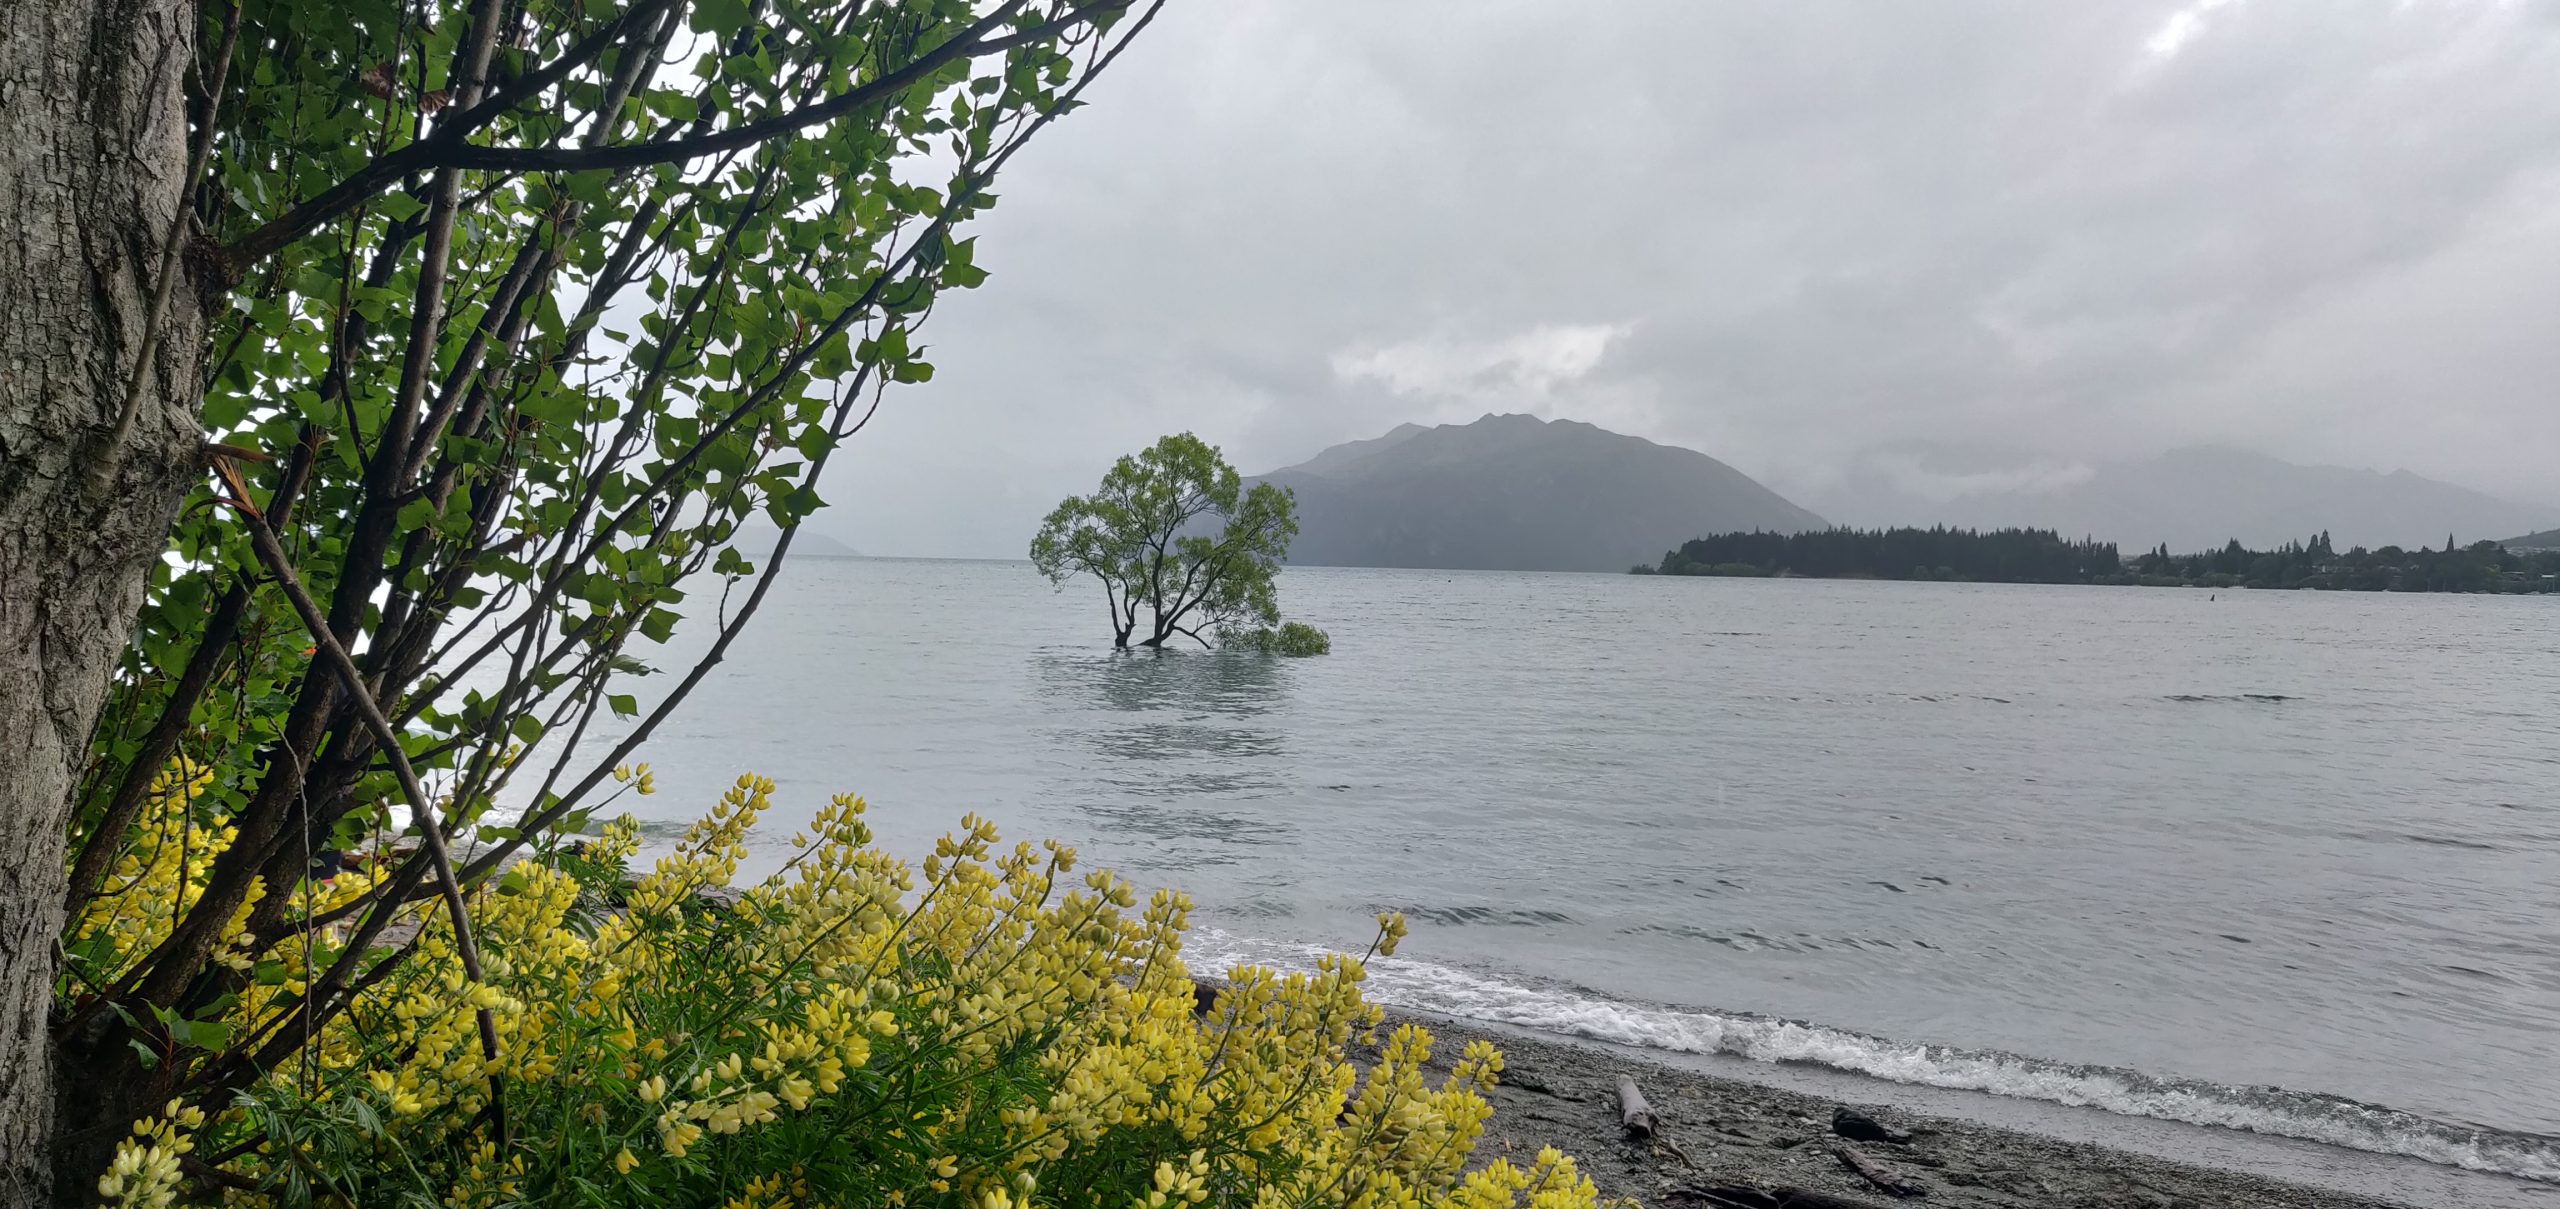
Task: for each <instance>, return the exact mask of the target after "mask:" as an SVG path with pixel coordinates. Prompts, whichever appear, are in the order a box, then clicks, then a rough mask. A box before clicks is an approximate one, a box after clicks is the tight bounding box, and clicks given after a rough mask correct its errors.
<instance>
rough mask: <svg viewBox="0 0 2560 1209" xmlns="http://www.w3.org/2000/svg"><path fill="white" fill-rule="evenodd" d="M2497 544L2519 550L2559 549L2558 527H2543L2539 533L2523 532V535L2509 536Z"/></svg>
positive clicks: (2559, 536) (2559, 534) (2559, 531)
mask: <svg viewBox="0 0 2560 1209" xmlns="http://www.w3.org/2000/svg"><path fill="white" fill-rule="evenodd" d="M2498 544H2499V545H2501V546H2505V547H2506V548H2508V549H2510V550H2515V551H2519V552H2522V551H2527V550H2560V529H2545V530H2543V531H2542V532H2540V533H2528V534H2525V535H2524V536H2523V537H2510V538H2508V539H2507V540H2505V541H2502V542H2499V543H2498Z"/></svg>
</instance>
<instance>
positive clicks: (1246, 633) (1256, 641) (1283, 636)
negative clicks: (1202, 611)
mask: <svg viewBox="0 0 2560 1209" xmlns="http://www.w3.org/2000/svg"><path fill="white" fill-rule="evenodd" d="M1218 645H1219V646H1221V647H1234V648H1236V649H1238V650H1247V651H1255V652H1259V653H1261V654H1264V655H1324V654H1330V653H1331V652H1332V651H1333V639H1332V638H1331V637H1329V636H1328V635H1326V634H1325V632H1324V631H1322V630H1319V629H1317V628H1315V627H1314V626H1311V625H1308V624H1307V623H1305V622H1303V621H1284V622H1282V623H1280V625H1279V626H1278V627H1276V628H1275V627H1272V626H1254V627H1251V628H1245V627H1236V626H1230V627H1228V628H1226V629H1223V630H1220V631H1218Z"/></svg>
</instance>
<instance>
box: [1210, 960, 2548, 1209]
mask: <svg viewBox="0 0 2560 1209" xmlns="http://www.w3.org/2000/svg"><path fill="white" fill-rule="evenodd" d="M1188 948H1189V952H1188V953H1187V954H1186V958H1187V959H1188V960H1189V961H1190V963H1191V965H1192V968H1194V969H1196V970H1200V971H1202V972H1204V973H1205V972H1213V971H1220V970H1224V969H1227V968H1229V967H1231V966H1233V965H1237V964H1249V965H1267V966H1276V967H1282V968H1300V967H1306V966H1311V965H1312V964H1313V963H1314V961H1315V959H1316V957H1318V956H1320V955H1321V954H1322V953H1324V952H1325V950H1323V949H1321V948H1318V947H1315V946H1309V945H1297V944H1287V943H1280V942H1272V941H1261V940H1253V939H1250V938H1245V937H1238V936H1234V935H1231V934H1228V933H1225V932H1222V931H1220V930H1218V929H1215V928H1200V929H1197V930H1195V931H1194V933H1193V935H1192V937H1191V943H1190V945H1189V946H1188ZM1368 992H1369V995H1370V997H1371V998H1372V999H1374V1000H1376V1001H1377V1002H1380V1003H1384V1004H1388V1005H1391V1006H1396V1007H1405V1008H1413V1009H1418V1010H1422V1011H1429V1012H1437V1013H1440V1014H1442V1015H1446V1016H1455V1017H1459V1018H1462V1019H1470V1020H1485V1021H1492V1022H1496V1023H1501V1024H1509V1025H1517V1026H1520V1027H1523V1028H1532V1029H1538V1030H1540V1031H1544V1032H1550V1033H1557V1034H1561V1035H1564V1036H1568V1037H1581V1038H1587V1039H1590V1040H1594V1041H1609V1042H1616V1043H1618V1044H1622V1045H1633V1046H1641V1047H1644V1048H1648V1049H1660V1050H1671V1051H1675V1052H1680V1053H1691V1054H1724V1055H1731V1056H1734V1057H1740V1058H1748V1059H1751V1060H1753V1061H1758V1062H1773V1063H1774V1062H1805V1063H1812V1064H1816V1065H1820V1066H1825V1067H1830V1068H1832V1069H1834V1070H1843V1071H1849V1072H1853V1073H1855V1074H1860V1075H1866V1076H1868V1077H1871V1078H1876V1079H1883V1080H1887V1081H1889V1082H1894V1083H1905V1084H1914V1085H1919V1086H1924V1087H1942V1088H1950V1089H1954V1090H1959V1091H1977V1092H1988V1093H1990V1094H1993V1095H2000V1096H2014V1097H2018V1098H2022V1099H2031V1100H2042V1101H2047V1102H2050V1103H2055V1104H2064V1105H2070V1106H2073V1107H2085V1108H2096V1109H2100V1110H2103V1111H2106V1112H2112V1113H2117V1114H2121V1115H2124V1116H2137V1117H2155V1118H2158V1119H2161V1120H2166V1121H2181V1122H2185V1123H2188V1124H2193V1125H2206V1126H2214V1127H2219V1128H2225V1129H2239V1130H2247V1131H2250V1132H2253V1133H2262V1134H2273V1135H2277V1136H2281V1137H2288V1138H2299V1139H2302V1140H2305V1141H2312V1142H2323V1143H2327V1144H2329V1145H2333V1146H2344V1147H2348V1148H2351V1149H2355V1150H2363V1151H2370V1152H2373V1153H2377V1154H2393V1155H2405V1156H2407V1157H2410V1158H2416V1159H2422V1160H2425V1161H2427V1162H2430V1163H2438V1164H2443V1165H2445V1166H2450V1167H2460V1168H2464V1169H2467V1170H2471V1171H2482V1172H2491V1173H2495V1174H2500V1175H2508V1176H2517V1177H2521V1178H2524V1179H2530V1180H2540V1181H2546V1182H2552V1183H2560V1140H2555V1139H2552V1138H2547V1137H2542V1136H2539V1135H2534V1134H2526V1133H2508V1132H2503V1131H2499V1130H2493V1129H2485V1128H2478V1127H2473V1126H2466V1125H2458V1124H2453V1123H2450V1122H2445V1121H2438V1120H2434V1119H2431V1118H2427V1117H2422V1116H2418V1115H2416V1114H2414V1113H2408V1112H2402V1111H2400V1110H2398V1109H2393V1108H2385V1107H2382V1106H2379V1105H2374V1104H2365V1103H2360V1102H2358V1101H2354V1100H2348V1099H2343V1098H2341V1097H2337V1096H2330V1095H2323V1094H2319V1093H2315V1092H2300V1091H2291V1090H2287V1089H2284V1088H2277V1087H2233V1086H2228V1085H2224V1084H2219V1083H2211V1082H2206V1081H2203V1080H2196V1079H2181V1078H2174V1077H2168V1076H2158V1075H2147V1074H2143V1073H2141V1072H2139V1071H2130V1070H2122V1069H2117V1068H2113V1067H2103V1066H2076V1065H2072V1064H2068V1063H2061V1062H2051V1061H2046V1060H2043V1059H2039V1058H2029V1057H2022V1056H2019V1055H2016V1054H2007V1053H2001V1052H1998V1051H1996V1050H1966V1049H1958V1048H1955V1047H1951V1046H1942V1045H1913V1044H1908V1043H1905V1042H1898V1041H1891V1040H1887V1039H1885V1038H1881V1037H1871V1036H1867V1035H1865V1034H1862V1033H1856V1032H1851V1031H1848V1030H1846V1029H1836V1028H1829V1027H1825V1026H1823V1025H1818V1024H1806V1023H1802V1022H1798V1021H1793V1020H1778V1019H1771V1018H1766V1017H1757V1016H1749V1015H1743V1014H1739V1013H1725V1012H1717V1011H1712V1010H1702V1009H1693V1008H1669V1007H1654V1006H1647V1005H1642V1004H1632V1003H1624V1002H1620V1001H1616V1000H1611V999H1607V998H1603V997H1599V996H1595V995H1589V994H1584V993H1580V992H1574V991H1567V990H1558V989H1546V988H1539V987H1531V986H1523V985H1519V984H1515V983H1511V982H1506V981H1503V980H1500V979H1497V978H1492V977H1487V976H1485V975H1482V974H1478V973H1474V972H1471V971H1467V970H1460V969H1455V968H1452V967H1449V966H1442V965H1434V964H1432V963H1429V962H1423V961H1414V960H1410V959H1406V958H1378V959H1374V960H1372V961H1371V962H1370V963H1369V983H1368Z"/></svg>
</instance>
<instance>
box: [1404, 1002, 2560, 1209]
mask: <svg viewBox="0 0 2560 1209" xmlns="http://www.w3.org/2000/svg"><path fill="white" fill-rule="evenodd" d="M1401 1023H1413V1024H1419V1025H1421V1026H1423V1027H1425V1028H1427V1029H1429V1030H1430V1031H1431V1033H1432V1036H1433V1038H1434V1045H1433V1061H1432V1063H1431V1065H1432V1068H1433V1069H1434V1070H1435V1072H1437V1073H1441V1074H1445V1073H1446V1071H1447V1069H1448V1063H1449V1061H1450V1060H1452V1059H1454V1058H1455V1057H1457V1056H1458V1054H1459V1053H1460V1052H1461V1051H1462V1050H1463V1049H1464V1047H1465V1045H1466V1043H1467V1042H1469V1041H1471V1040H1477V1039H1483V1040H1489V1041H1492V1042H1493V1043H1494V1044H1495V1045H1496V1046H1498V1047H1500V1048H1501V1050H1502V1051H1503V1054H1504V1056H1505V1059H1506V1067H1505V1070H1504V1072H1503V1075H1502V1079H1501V1083H1500V1085H1499V1086H1497V1087H1496V1088H1495V1089H1494V1090H1493V1092H1492V1094H1491V1095H1490V1096H1488V1099H1489V1100H1490V1101H1491V1102H1492V1104H1493V1106H1494V1115H1493V1119H1492V1120H1491V1121H1490V1122H1488V1123H1487V1125H1486V1128H1485V1136H1484V1138H1483V1139H1482V1141H1481V1142H1480V1143H1479V1144H1478V1147H1477V1153H1476V1161H1477V1162H1478V1163H1479V1164H1482V1163H1489V1162H1491V1161H1492V1160H1494V1159H1496V1158H1508V1159H1510V1160H1512V1161H1513V1162H1514V1163H1515V1164H1525V1163H1526V1162H1527V1161H1529V1160H1530V1159H1533V1158H1534V1157H1535V1156H1536V1155H1537V1152H1538V1150H1539V1148H1540V1147H1542V1146H1549V1145H1552V1146H1555V1147H1557V1148H1559V1149H1561V1150H1563V1151H1565V1152H1566V1153H1568V1154H1570V1155H1572V1156H1573V1157H1574V1159H1575V1161H1576V1162H1577V1164H1578V1165H1579V1166H1580V1168H1581V1170H1582V1173H1583V1174H1584V1175H1585V1176H1587V1177H1589V1178H1590V1179H1591V1180H1592V1181H1593V1182H1594V1183H1595V1184H1597V1185H1598V1186H1599V1189H1600V1192H1601V1194H1602V1196H1603V1197H1605V1198H1633V1199H1635V1200H1638V1201H1641V1202H1642V1203H1643V1204H1645V1205H1647V1206H1670V1207H1674V1209H1692V1207H1694V1209H1726V1207H1727V1206H1755V1207H1757V1209H1771V1207H1775V1209H1794V1207H1797V1206H1802V1207H1804V1209H1849V1207H1851V1206H1855V1207H1858V1209H1880V1207H1882V1206H1888V1205H1897V1204H1914V1203H1917V1204H1925V1205H1933V1206H1947V1207H1951V1209H2028V1207H2035V1209H2044V1207H2048V1206H2104V1207H2118V1206H2120V1207H2123V1209H2412V1207H2413V1206H2417V1205H2421V1204H2431V1203H2440V1204H2466V1205H2467V1204H2485V1203H2495V1202H2490V1201H2482V1200H2477V1199H2473V1198H2471V1197H2469V1196H2467V1195H2464V1194H2462V1193H2460V1192H2459V1191H2451V1192H2449V1195H2452V1196H2456V1197H2460V1199H2457V1200H2444V1201H2438V1200H2436V1199H2435V1198H2434V1197H2433V1196H2425V1198H2424V1199H2423V1200H2403V1199H2384V1198H2381V1197H2377V1196H2373V1195H2367V1194H2363V1193H2359V1192H2351V1191H2346V1190H2343V1189H2341V1188H2338V1187H2330V1186H2323V1185H2318V1184H2311V1183H2302V1182H2296V1181H2293V1180H2288V1179H2283V1178H2278V1177H2275V1176H2270V1175H2265V1174H2259V1173H2256V1172H2251V1171H2245V1170H2236V1169H2232V1168H2226V1167H2219V1166H2211V1165H2206V1164H2201V1163H2196V1162H2191V1161H2185V1160H2181V1159H2174V1158H2168V1157H2162V1156H2160V1155H2156V1154H2147V1153H2141V1152H2139V1151H2137V1150H2131V1149H2124V1148H2121V1147H2119V1146H2116V1145H2111V1144H2103V1143H2097V1142H2088V1141H2074V1140H2069V1139H2067V1138H2064V1137H2058V1136H2053V1135H2052V1134H2048V1133H2043V1132H2035V1131H2030V1130H2021V1129H2016V1128H2010V1127H2006V1126H2001V1125H1992V1124H1986V1123H1983V1122H1980V1121H1976V1120H1968V1119H1965V1118H1963V1117H1957V1116H1946V1115H1936V1114H1931V1113H1927V1112H1921V1111H1912V1110H1910V1109H1909V1108H1907V1107H1905V1106H1896V1105H1893V1104H1888V1103H1878V1102H1874V1101H1872V1100H1861V1099H1859V1098H1856V1097H1854V1096H1842V1095H1833V1094H1818V1093H1816V1092H1812V1091H1803V1090H1796V1089H1792V1088H1788V1087H1783V1086H1777V1085H1775V1084H1774V1083H1762V1082H1755V1081H1751V1080H1748V1079H1736V1078H1730V1077H1726V1076H1723V1075H1719V1074H1711V1073H1708V1072H1705V1071H1701V1070H1696V1069H1690V1068H1689V1067H1687V1066H1686V1065H1683V1064H1679V1063H1677V1062H1675V1061H1673V1060H1671V1058H1672V1056H1670V1055H1663V1056H1656V1055H1654V1054H1652V1053H1650V1052H1646V1051H1636V1050H1631V1049H1628V1048H1625V1047H1618V1046H1611V1045H1606V1044H1604V1043H1596V1042H1589V1041H1580V1040H1576V1039H1572V1038H1565V1037H1554V1036H1550V1035H1547V1034H1543V1033H1531V1032H1529V1031H1528V1030H1522V1029H1516V1028H1511V1027H1507V1026H1500V1025H1489V1024H1486V1023H1483V1022H1478V1021H1470V1020H1461V1019H1456V1018H1452V1017H1446V1016H1440V1015H1437V1014H1434V1013H1429V1012H1418V1011H1413V1010H1409V1009H1403V1008H1390V1009H1388V1013H1387V1026H1388V1027H1389V1028H1392V1027H1393V1026H1394V1025H1396V1024H1401ZM1620 1075H1627V1076H1631V1077H1633V1078H1634V1079H1635V1080H1636V1082H1637V1085H1638V1087H1639V1089H1640V1091H1641V1094H1642V1095H1643V1097H1644V1098H1645V1099H1646V1100H1647V1101H1648V1102H1649V1103H1650V1105H1651V1107H1652V1109H1653V1112H1654V1115H1655V1116H1656V1117H1657V1119H1658V1120H1659V1123H1660V1125H1659V1134H1658V1137H1659V1138H1660V1139H1661V1140H1662V1141H1663V1142H1666V1143H1668V1145H1646V1144H1640V1143H1631V1142H1629V1141H1628V1140H1627V1139H1626V1136H1625V1134H1624V1131H1623V1130H1622V1129H1621V1126H1620V1119H1619V1108H1618V1102H1617V1095H1616V1091H1615V1088H1616V1084H1617V1079H1618V1077H1619V1076H1620ZM1843 1108H1847V1109H1850V1110H1852V1111H1854V1112H1857V1113H1860V1114H1863V1115H1864V1116H1866V1117H1868V1118H1870V1119H1872V1120H1873V1121H1875V1122H1879V1123H1882V1124H1883V1125H1885V1126H1886V1127H1887V1128H1888V1129H1891V1130H1895V1131H1907V1132H1908V1133H1909V1135H1910V1139H1909V1141H1908V1142H1907V1143H1900V1144H1898V1143H1896V1142H1892V1141H1885V1140H1877V1139H1873V1138H1868V1139H1863V1140H1861V1139H1853V1138H1844V1137H1841V1136H1839V1135H1838V1134H1836V1133H1835V1132H1834V1128H1835V1127H1834V1113H1835V1112H1836V1111H1838V1110H1840V1109H1843ZM2109 1119H2110V1120H2117V1118H2109ZM1849 1128H1850V1129H1851V1130H1852V1132H1860V1131H1858V1130H1857V1128H1856V1126H1855V1123H1854V1122H1853V1123H1850V1125H1849ZM2180 1128H2184V1129H2199V1128H2203V1127H2192V1126H2188V1127H2180ZM2305 1145H2316V1144H2305ZM1844 1148H1845V1149H1847V1150H1849V1151H1852V1152H1854V1153H1855V1154H1856V1156H1857V1158H1858V1159H1859V1160H1863V1161H1865V1162H1867V1163H1869V1164H1871V1165H1872V1167H1873V1168H1874V1169H1875V1171H1876V1173H1877V1174H1879V1175H1881V1176H1883V1177H1885V1179H1886V1181H1887V1182H1888V1183H1898V1184H1901V1185H1904V1186H1905V1187H1906V1188H1907V1189H1908V1190H1909V1193H1908V1196H1907V1199H1906V1197H1904V1196H1896V1195H1894V1194H1892V1193H1890V1192H1887V1191H1885V1190H1884V1189H1883V1188H1882V1187H1881V1186H1880V1185H1879V1184H1877V1183H1874V1182H1871V1181H1869V1180H1867V1179H1865V1178H1862V1177H1861V1176H1860V1175H1859V1174H1857V1173H1855V1172H1853V1171H1852V1170H1851V1169H1850V1166H1849V1164H1848V1161H1846V1160H1844V1159H1843V1158H1842V1156H1841V1155H1840V1153H1839V1151H1840V1150H1841V1149H1844ZM2325 1149H2326V1148H2323V1150H2325ZM2309 1153H2312V1154H2315V1155H2316V1154H2319V1153H2321V1151H2311V1152H2309ZM2352 1153H2354V1155H2355V1156H2356V1157H2357V1158H2367V1157H2371V1156H2363V1155H2362V1154H2361V1152H2352ZM2339 1157H2340V1159H2341V1164H2340V1168H2341V1174H2343V1173H2344V1172H2345V1168H2347V1167H2349V1166H2351V1165H2352V1164H2350V1163H2349V1162H2348V1161H2347V1156H2346V1155H2341V1156H2339ZM2380 1161H2381V1162H2384V1163H2390V1162H2392V1161H2393V1160H2389V1159H2387V1158H2386V1159H2381V1160H2380ZM2411 1162H2415V1160H2411ZM2469 1174H2470V1173H2461V1172H2449V1173H2448V1177H2449V1182H2462V1181H2463V1180H2464V1179H2465V1178H2466V1177H2467V1176H2468V1175H2469ZM2477 1178H2479V1179H2483V1180H2493V1181H2496V1182H2497V1183H2499V1184H2501V1185H2506V1184H2508V1182H2507V1181H2503V1180H2499V1179H2498V1177H2488V1176H2481V1177H2477ZM1790 1189H1792V1190H1800V1191H1801V1192H1804V1193H1809V1194H1812V1195H1811V1196H1810V1197H1800V1198H1798V1199H1796V1200H1793V1201H1789V1200H1787V1199H1785V1198H1784V1193H1785V1190H1790ZM1751 1190H1757V1191H1758V1192H1759V1193H1762V1194H1765V1195H1767V1196H1768V1197H1769V1199H1765V1200H1762V1201H1756V1202H1755V1201H1753V1200H1750V1199H1749V1195H1750V1192H1751ZM2538 1191H2539V1190H2538V1189H2535V1188H2527V1189H2521V1190H2518V1191H2517V1197H2516V1201H2515V1202H2513V1203H2533V1202H2535V1201H2538V1200H2540V1199H2541V1198H2540V1196H2538V1195H2537V1192H2538ZM2549 1191H2550V1194H2551V1197H2552V1200H2551V1201H2550V1203H2554V1204H2560V1188H2555V1189H2551V1190H2549ZM1720 1198H1721V1199H1720ZM2500 1199H2501V1200H2503V1199H2504V1198H2500Z"/></svg>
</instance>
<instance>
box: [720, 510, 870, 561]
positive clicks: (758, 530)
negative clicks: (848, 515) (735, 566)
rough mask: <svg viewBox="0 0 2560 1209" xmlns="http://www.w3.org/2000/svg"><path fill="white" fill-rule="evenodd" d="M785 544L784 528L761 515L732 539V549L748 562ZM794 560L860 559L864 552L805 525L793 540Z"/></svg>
mask: <svg viewBox="0 0 2560 1209" xmlns="http://www.w3.org/2000/svg"><path fill="white" fill-rule="evenodd" d="M781 540H782V530H781V528H779V527H778V526H776V525H775V524H774V523H773V522H772V521H770V520H767V519H765V517H764V514H763V513H761V512H759V513H757V514H756V515H754V516H751V517H748V518H747V519H746V520H745V521H743V522H741V523H740V524H739V525H738V532H737V535H736V536H735V537H733V538H731V539H730V545H732V546H734V547H735V548H736V549H737V551H738V553H739V554H741V555H744V556H746V557H748V558H763V557H765V556H766V555H768V554H771V553H773V547H774V545H775V543H777V542H779V541H781ZM791 557H793V558H860V557H862V551H860V550H856V549H854V548H853V547H851V546H848V545H846V544H844V543H843V542H840V541H837V540H836V539H834V538H832V537H829V536H827V535H826V534H824V533H820V532H818V531H817V530H815V529H811V528H809V527H807V526H805V525H804V526H802V527H801V529H800V535H799V536H798V537H795V538H792V539H791Z"/></svg>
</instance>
